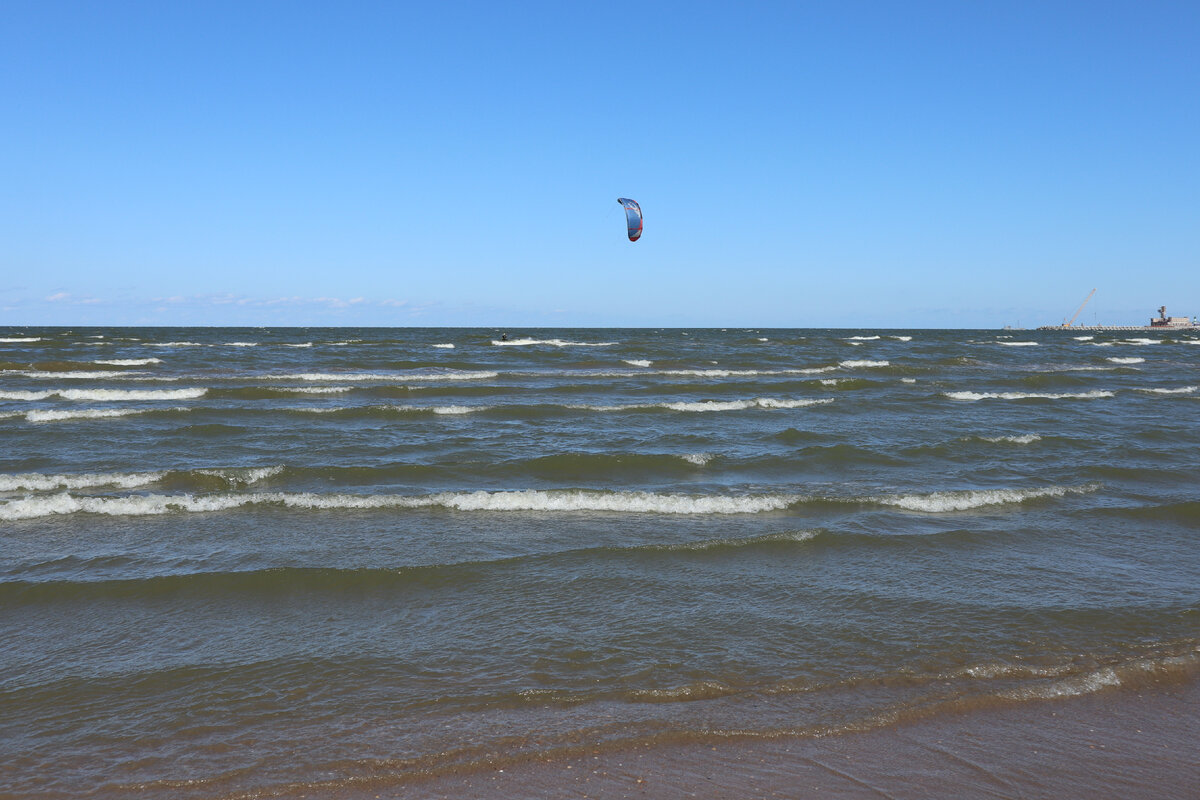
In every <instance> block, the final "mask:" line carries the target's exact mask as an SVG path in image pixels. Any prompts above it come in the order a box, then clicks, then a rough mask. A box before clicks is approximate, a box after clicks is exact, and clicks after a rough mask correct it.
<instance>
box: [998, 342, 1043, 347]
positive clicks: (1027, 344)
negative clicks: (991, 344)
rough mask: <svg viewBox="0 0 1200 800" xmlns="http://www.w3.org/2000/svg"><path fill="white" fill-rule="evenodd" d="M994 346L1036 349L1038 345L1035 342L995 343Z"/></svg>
mask: <svg viewBox="0 0 1200 800" xmlns="http://www.w3.org/2000/svg"><path fill="white" fill-rule="evenodd" d="M996 344H1002V345H1004V346H1005V347H1037V344H1038V343H1037V342H996Z"/></svg>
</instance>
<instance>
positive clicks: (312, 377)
mask: <svg viewBox="0 0 1200 800" xmlns="http://www.w3.org/2000/svg"><path fill="white" fill-rule="evenodd" d="M499 375H500V373H498V372H491V371H488V370H474V371H461V372H410V373H402V372H392V373H387V374H381V373H378V372H300V373H295V374H288V375H258V376H255V377H256V378H257V379H258V380H267V381H355V382H359V381H479V380H487V379H489V378H496V377H499Z"/></svg>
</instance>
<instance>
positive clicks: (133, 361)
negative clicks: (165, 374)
mask: <svg viewBox="0 0 1200 800" xmlns="http://www.w3.org/2000/svg"><path fill="white" fill-rule="evenodd" d="M92 363H93V364H107V365H109V366H112V367H142V366H145V365H146V364H161V363H162V359H161V358H109V359H100V360H97V361H93V362H92Z"/></svg>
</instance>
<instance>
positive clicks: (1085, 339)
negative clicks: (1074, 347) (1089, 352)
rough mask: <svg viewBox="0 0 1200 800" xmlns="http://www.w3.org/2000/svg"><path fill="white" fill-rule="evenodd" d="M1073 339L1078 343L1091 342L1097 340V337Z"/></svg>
mask: <svg viewBox="0 0 1200 800" xmlns="http://www.w3.org/2000/svg"><path fill="white" fill-rule="evenodd" d="M1073 338H1074V339H1075V341H1077V342H1090V341H1091V340H1092V339H1095V338H1096V337H1095V336H1075V337H1073Z"/></svg>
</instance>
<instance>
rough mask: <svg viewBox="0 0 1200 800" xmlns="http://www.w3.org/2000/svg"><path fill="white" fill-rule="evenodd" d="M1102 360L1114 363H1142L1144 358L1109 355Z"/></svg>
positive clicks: (1144, 360)
mask: <svg viewBox="0 0 1200 800" xmlns="http://www.w3.org/2000/svg"><path fill="white" fill-rule="evenodd" d="M1104 360H1105V361H1111V362H1112V363H1114V364H1144V363H1145V362H1146V359H1144V358H1137V357H1136V356H1131V357H1129V358H1120V357H1110V358H1106V359H1104Z"/></svg>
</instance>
